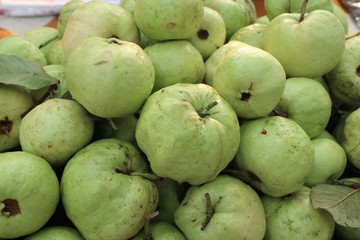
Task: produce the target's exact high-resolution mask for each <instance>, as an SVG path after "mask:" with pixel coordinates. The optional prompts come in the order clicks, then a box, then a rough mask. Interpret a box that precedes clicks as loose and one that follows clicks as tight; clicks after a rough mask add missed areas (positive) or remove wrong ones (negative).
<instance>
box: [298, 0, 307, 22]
mask: <svg viewBox="0 0 360 240" xmlns="http://www.w3.org/2000/svg"><path fill="white" fill-rule="evenodd" d="M307 3H308V0H304V1H303V4H302V6H301V14H300V18H299V23H301V22H302V21H303V20H304V18H305V12H306V5H307Z"/></svg>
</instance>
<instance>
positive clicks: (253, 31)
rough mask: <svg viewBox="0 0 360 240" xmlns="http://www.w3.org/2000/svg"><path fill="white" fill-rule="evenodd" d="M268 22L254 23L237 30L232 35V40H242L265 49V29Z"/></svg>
mask: <svg viewBox="0 0 360 240" xmlns="http://www.w3.org/2000/svg"><path fill="white" fill-rule="evenodd" d="M266 27H267V24H264V23H253V24H250V25H247V26H245V27H243V28H240V29H239V30H237V31H236V32H235V33H234V34H233V35H232V36H231V37H230V41H232V40H235V41H240V42H243V43H247V44H249V45H251V46H253V47H257V48H260V49H264V31H265V29H266Z"/></svg>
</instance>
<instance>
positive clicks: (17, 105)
mask: <svg viewBox="0 0 360 240" xmlns="http://www.w3.org/2000/svg"><path fill="white" fill-rule="evenodd" d="M0 96H1V98H0V152H5V151H6V150H10V149H13V148H15V147H18V146H20V140H19V127H20V122H21V120H22V117H21V115H22V114H23V113H25V112H26V111H27V110H28V109H30V107H31V106H32V105H33V100H32V98H31V96H30V94H29V93H28V92H27V91H25V90H24V89H23V88H21V87H17V86H14V85H5V84H0Z"/></svg>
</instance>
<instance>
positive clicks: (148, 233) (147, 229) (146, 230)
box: [144, 211, 159, 240]
mask: <svg viewBox="0 0 360 240" xmlns="http://www.w3.org/2000/svg"><path fill="white" fill-rule="evenodd" d="M158 215H159V211H155V212H153V213H150V214H149V215H147V216H146V217H145V225H144V233H145V239H144V240H152V239H153V237H152V234H151V231H150V221H152V220H153V219H154V218H156V217H157V216H158Z"/></svg>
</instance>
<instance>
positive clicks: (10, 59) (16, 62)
mask: <svg viewBox="0 0 360 240" xmlns="http://www.w3.org/2000/svg"><path fill="white" fill-rule="evenodd" d="M57 82H58V80H57V79H56V78H53V77H52V76H50V75H49V74H47V73H46V72H45V70H44V69H43V68H42V66H41V65H39V64H38V63H36V62H34V61H31V60H28V59H25V58H22V57H19V56H13V55H3V54H0V83H4V84H13V85H20V86H23V87H26V88H28V89H32V90H36V89H40V88H43V87H47V86H50V85H53V84H56V83H57Z"/></svg>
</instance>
